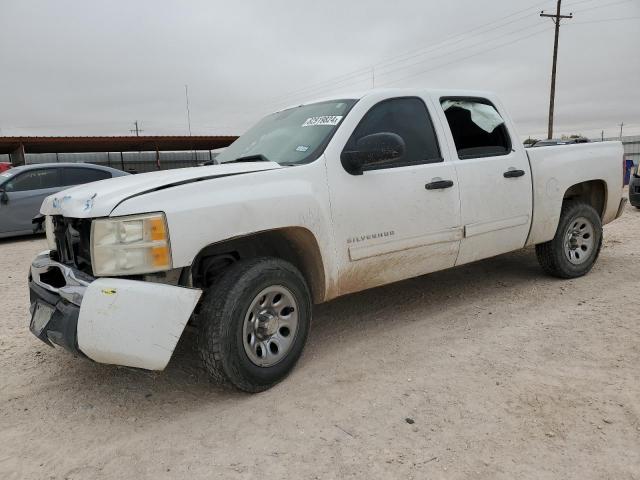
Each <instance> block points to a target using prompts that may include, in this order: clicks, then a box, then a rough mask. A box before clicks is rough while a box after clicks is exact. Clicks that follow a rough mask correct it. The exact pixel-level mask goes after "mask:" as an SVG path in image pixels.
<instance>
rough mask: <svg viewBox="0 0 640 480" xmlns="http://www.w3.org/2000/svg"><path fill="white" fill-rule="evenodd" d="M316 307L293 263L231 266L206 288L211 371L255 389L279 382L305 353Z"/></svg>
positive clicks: (203, 335)
mask: <svg viewBox="0 0 640 480" xmlns="http://www.w3.org/2000/svg"><path fill="white" fill-rule="evenodd" d="M311 306H312V302H311V295H310V293H309V289H308V288H307V285H306V282H305V280H304V277H303V276H302V274H301V273H300V272H299V271H298V270H297V269H296V268H295V267H294V266H293V265H291V264H290V263H288V262H285V261H283V260H280V259H277V258H256V259H250V260H241V261H239V262H237V263H235V264H233V265H232V266H230V267H229V268H228V269H227V270H226V271H224V272H223V273H222V275H221V276H220V277H219V278H218V279H217V280H216V282H215V283H214V285H212V286H211V287H210V288H209V289H208V290H207V291H206V292H205V296H204V298H203V301H202V306H201V310H200V313H199V314H198V317H199V318H198V319H199V323H200V331H199V335H198V350H199V353H200V358H201V359H202V362H203V364H204V366H205V368H206V370H207V371H208V373H209V375H210V376H211V377H212V378H213V379H214V380H215V381H216V382H218V383H221V384H232V385H234V386H236V387H237V388H239V389H240V390H244V391H246V392H251V393H254V392H260V391H263V390H266V389H268V388H270V387H272V386H273V385H275V384H276V383H278V382H280V381H281V380H282V379H284V378H285V377H286V376H287V375H288V374H289V372H290V371H291V370H292V369H293V367H294V366H295V364H296V362H297V361H298V359H299V358H300V355H301V354H302V350H303V348H304V345H305V343H306V340H307V334H308V332H309V325H310V323H311Z"/></svg>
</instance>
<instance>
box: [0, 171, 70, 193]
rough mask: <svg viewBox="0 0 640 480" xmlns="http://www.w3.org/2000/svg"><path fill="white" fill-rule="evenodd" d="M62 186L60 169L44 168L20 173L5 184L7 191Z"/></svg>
mask: <svg viewBox="0 0 640 480" xmlns="http://www.w3.org/2000/svg"><path fill="white" fill-rule="evenodd" d="M59 186H61V184H60V178H59V175H58V170H57V169H55V168H43V169H40V170H29V171H26V172H23V173H18V174H17V175H16V176H15V177H13V178H12V179H11V180H9V181H8V182H7V183H5V185H4V189H5V191H7V192H25V191H27V190H44V189H46V188H55V187H59Z"/></svg>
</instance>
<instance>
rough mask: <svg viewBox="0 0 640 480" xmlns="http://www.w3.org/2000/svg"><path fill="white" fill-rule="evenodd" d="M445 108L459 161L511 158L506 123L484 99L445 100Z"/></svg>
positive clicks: (443, 102)
mask: <svg viewBox="0 0 640 480" xmlns="http://www.w3.org/2000/svg"><path fill="white" fill-rule="evenodd" d="M440 102H441V105H442V109H443V110H444V114H445V116H446V117H447V121H448V122H449V128H450V129H451V134H452V135H453V141H454V142H455V144H456V150H457V151H458V158H460V159H468V158H482V157H494V156H497V155H507V154H508V153H509V152H510V151H511V139H510V138H509V132H507V128H506V127H505V124H504V120H503V119H502V117H501V116H500V114H499V113H498V111H497V110H496V108H495V107H494V106H493V104H492V103H491V102H490V101H488V100H486V99H484V98H442V99H440Z"/></svg>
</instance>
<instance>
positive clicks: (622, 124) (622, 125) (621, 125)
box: [620, 122, 624, 140]
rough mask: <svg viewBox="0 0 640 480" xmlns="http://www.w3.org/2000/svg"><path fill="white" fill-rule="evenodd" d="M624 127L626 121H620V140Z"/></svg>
mask: <svg viewBox="0 0 640 480" xmlns="http://www.w3.org/2000/svg"><path fill="white" fill-rule="evenodd" d="M622 127H624V122H622V123H620V140H622Z"/></svg>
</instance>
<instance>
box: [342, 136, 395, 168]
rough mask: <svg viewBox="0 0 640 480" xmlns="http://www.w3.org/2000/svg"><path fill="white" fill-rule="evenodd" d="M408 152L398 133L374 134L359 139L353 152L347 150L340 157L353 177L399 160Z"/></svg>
mask: <svg viewBox="0 0 640 480" xmlns="http://www.w3.org/2000/svg"><path fill="white" fill-rule="evenodd" d="M405 151H406V144H405V143H404V140H403V139H402V137H401V136H400V135H398V134H396V133H391V132H381V133H373V134H371V135H367V136H365V137H362V138H360V139H358V141H357V142H356V145H355V149H353V150H345V151H343V152H342V155H340V160H341V161H342V166H343V167H344V169H345V170H346V171H347V172H349V173H350V174H351V175H362V172H363V171H365V170H367V168H372V167H375V166H376V165H379V164H382V163H385V162H389V161H393V160H398V159H399V158H402V157H403V156H404V154H405Z"/></svg>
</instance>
